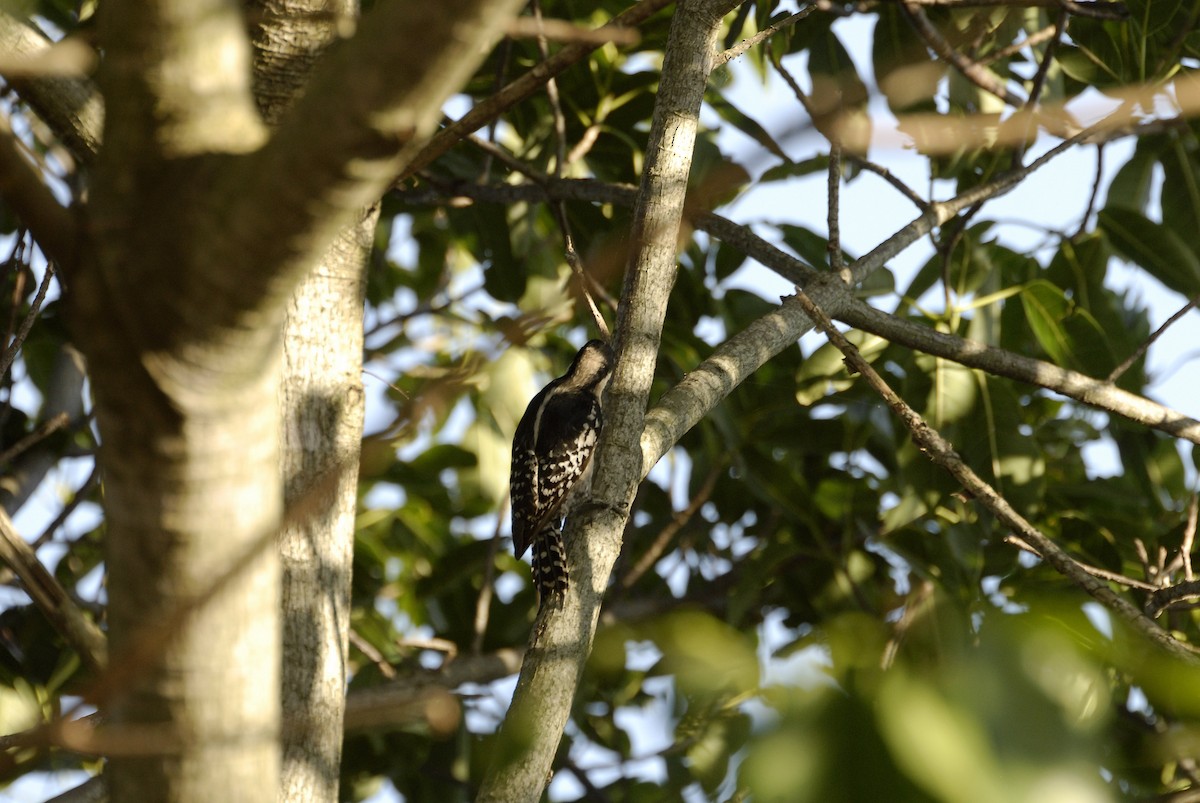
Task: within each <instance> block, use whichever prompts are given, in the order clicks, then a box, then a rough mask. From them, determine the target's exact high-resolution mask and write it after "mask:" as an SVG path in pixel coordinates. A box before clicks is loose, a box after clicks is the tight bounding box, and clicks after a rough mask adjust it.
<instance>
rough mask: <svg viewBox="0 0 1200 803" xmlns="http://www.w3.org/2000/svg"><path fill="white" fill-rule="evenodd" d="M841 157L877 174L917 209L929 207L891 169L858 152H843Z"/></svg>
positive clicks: (924, 209)
mask: <svg viewBox="0 0 1200 803" xmlns="http://www.w3.org/2000/svg"><path fill="white" fill-rule="evenodd" d="M842 158H843V159H845V160H846V161H847V162H850V163H851V164H853V165H854V166H855V167H858V168H860V169H862V170H867V171H869V172H871V173H874V174H875V175H877V176H879V177H880V178H882V179H883V180H884V181H886V182H887V183H888V184H891V185H892V186H893V187H894V188H895V189H896V191H897V192H899V193H900V194H901V195H903V196H904V197H905V198H907V199H908V200H910V201H912V203H913V205H914V206H916V207H917V209H920V210H921V211H922V212H925V211H927V210H928V209H929V202H928V201H926V200H925V199H924V198H922V197H921V196H920V195H919V194H917V192H916V190H914V189H913V188H912V187H909V186H908V185H907V184H905V183H904V182H903V181H901V180H900V178H899V177H898V176H897V175H896V174H895V173H893V172H892V171H891V170H889V169H888V168H886V167H884V166H883V165H881V164H876V163H875V162H872V161H871V160H870V159H865V158H863V157H862V156H859V155H858V154H855V153H843V154H842Z"/></svg>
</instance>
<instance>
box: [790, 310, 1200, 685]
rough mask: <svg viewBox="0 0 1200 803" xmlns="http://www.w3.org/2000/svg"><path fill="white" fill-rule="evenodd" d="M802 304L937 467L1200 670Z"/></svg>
mask: <svg viewBox="0 0 1200 803" xmlns="http://www.w3.org/2000/svg"><path fill="white" fill-rule="evenodd" d="M796 300H797V302H798V303H799V304H800V306H801V308H803V309H804V311H805V313H806V314H807V315H808V316H809V317H810V318H811V319H812V321H813V323H814V324H815V325H816V326H817V328H819V329H821V330H822V331H823V332H824V333H825V335H826V337H828V338H829V340H830V342H831V343H833V344H834V346H835V347H837V349H838V350H839V351H841V352H842V354H843V355H845V357H846V360H847V363H848V364H849V366H850V367H851V368H852V369H853V370H855V371H857V372H858V373H860V374H861V375H862V376H863V378H864V379H865V380H866V381H867V383H868V384H870V385H871V387H872V388H873V389H874V390H875V391H876V392H877V393H879V395H880V396H881V397H882V398H883V399H884V401H885V402H886V403H887V405H888V406H889V407H890V408H891V409H892V411H893V412H895V413H896V415H897V417H898V418H899V419H900V421H901V422H902V423H903V424H904V426H905V427H906V428H907V429H908V430H909V433H910V434H911V436H912V439H913V441H914V442H915V443H916V444H917V446H918V447H919V448H920V449H921V450H922V451H923V452H924V453H925V454H926V456H928V457H929V458H930V459H931V460H932V461H933V462H934V463H935V464H937V465H938V466H940V467H942V468H943V469H945V470H946V471H947V472H949V473H950V474H951V475H952V476H953V477H954V478H955V479H956V480H957V481H958V482H960V483H962V485H963V487H964V488H965V489H966V490H967V491H968V492H969V493H970V494H971V496H972V498H974V499H975V500H976V501H978V502H979V504H981V505H982V506H983V507H985V508H986V509H987V510H988V511H989V512H991V513H992V515H994V516H995V517H996V518H997V519H999V520H1000V521H1001V522H1002V523H1003V524H1004V525H1005V526H1007V527H1009V528H1011V529H1012V530H1015V531H1016V533H1017V535H1019V536H1020V537H1021V539H1022V540H1024V541H1025V542H1026V543H1027V544H1030V545H1031V546H1033V548H1034V549H1036V550H1037V551H1038V552H1039V553H1040V554H1041V556H1042V559H1043V560H1044V561H1046V563H1048V564H1050V566H1051V567H1053V568H1054V569H1055V570H1056V571H1057V572H1058V573H1059V574H1062V575H1063V576H1065V577H1066V578H1067V579H1069V580H1070V581H1071V582H1073V583H1074V584H1075V585H1077V586H1078V587H1079V588H1081V589H1082V590H1084V591H1085V592H1087V593H1088V594H1090V595H1091V596H1092V597H1093V598H1095V599H1096V600H1097V601H1098V602H1100V603H1101V604H1103V605H1104V606H1105V607H1107V608H1108V609H1109V610H1111V611H1112V612H1113V613H1115V614H1116V615H1117V616H1118V617H1119V618H1120V619H1122V620H1124V621H1125V622H1126V623H1128V624H1129V625H1130V626H1131V627H1132V628H1133V629H1134V630H1136V631H1137V632H1138V633H1140V634H1142V635H1143V636H1145V637H1146V639H1147V640H1149V641H1150V642H1151V643H1153V644H1154V645H1156V646H1157V647H1159V648H1160V649H1162V650H1164V651H1165V652H1167V653H1169V654H1170V655H1172V656H1174V657H1175V658H1178V659H1179V660H1181V661H1183V662H1185V663H1187V664H1189V665H1191V666H1200V657H1198V656H1197V655H1196V653H1194V652H1193V651H1192V650H1191V649H1190V648H1189V647H1188V646H1187V645H1185V644H1182V643H1181V642H1179V641H1178V640H1177V639H1175V638H1174V637H1172V636H1171V634H1170V633H1167V632H1166V631H1164V630H1163V629H1162V628H1161V627H1159V626H1158V625H1157V624H1156V623H1155V622H1154V621H1153V620H1151V619H1149V618H1147V617H1146V616H1145V615H1144V614H1143V613H1142V612H1141V611H1139V610H1138V609H1137V608H1135V607H1134V606H1133V605H1131V604H1130V603H1129V602H1128V601H1127V600H1126V599H1125V598H1124V597H1121V596H1120V595H1118V594H1117V593H1116V592H1114V591H1113V590H1112V589H1111V588H1109V587H1108V585H1107V584H1105V583H1104V582H1102V581H1101V580H1099V579H1098V578H1096V577H1093V576H1092V575H1091V574H1089V573H1088V572H1087V571H1085V570H1084V569H1083V567H1081V566H1080V565H1079V563H1078V561H1076V560H1075V559H1074V558H1072V557H1071V556H1070V555H1068V554H1067V553H1066V552H1064V551H1063V550H1062V549H1061V548H1060V547H1059V546H1058V545H1057V544H1055V543H1054V542H1053V541H1052V540H1050V539H1049V538H1047V537H1046V536H1045V535H1044V534H1042V532H1041V531H1040V530H1038V529H1037V528H1036V527H1034V526H1033V525H1032V524H1030V523H1029V522H1028V521H1026V520H1025V518H1024V517H1022V516H1021V515H1020V514H1019V513H1017V511H1016V510H1014V509H1013V508H1012V506H1011V505H1009V503H1008V501H1007V500H1005V499H1004V498H1003V497H1002V496H1000V495H999V494H998V493H996V491H995V489H993V488H992V487H991V486H990V485H989V484H988V483H986V482H984V481H983V479H982V478H980V477H979V475H977V474H976V473H975V472H974V471H973V470H972V469H971V468H970V467H969V466H968V465H967V464H966V463H964V462H963V460H962V458H961V457H959V455H958V454H957V453H956V452H955V451H954V448H953V447H952V446H951V445H950V443H949V442H948V441H946V440H945V439H944V438H943V437H942V436H941V435H940V434H938V432H937V431H936V430H934V429H933V428H932V427H930V426H929V424H928V423H926V422H925V420H924V419H922V418H921V416H920V415H918V414H917V412H916V411H915V410H913V409H912V408H911V407H909V406H908V404H906V403H905V402H904V400H903V399H901V398H900V397H899V396H898V395H896V393H895V391H893V390H892V389H891V388H890V387H889V386H888V384H887V383H886V382H885V381H884V380H883V378H882V377H880V376H879V374H877V373H876V372H875V369H874V368H872V367H871V364H870V363H868V362H867V361H866V360H864V359H863V358H862V356H861V355H860V354H859V353H858V349H856V348H855V347H854V346H853V345H852V344H851V343H850V342H849V341H847V340H846V338H845V337H843V336H842V334H841V332H839V331H838V330H837V328H836V327H834V325H833V324H832V323H831V322H830V320H829V318H828V317H827V316H826V315H825V313H824V312H822V311H821V309H820V308H819V307H817V306H816V305H815V304H814V303H813V302H812V300H811V299H810V298H809V297H808V296H807V295H806V294H805V293H804V292H803V291H799V290H798V291H797V293H796Z"/></svg>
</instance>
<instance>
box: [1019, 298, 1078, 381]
mask: <svg viewBox="0 0 1200 803" xmlns="http://www.w3.org/2000/svg"><path fill="white" fill-rule="evenodd" d="M1021 304H1022V306H1024V308H1025V317H1026V319H1028V321H1029V327H1030V328H1031V329H1032V330H1033V334H1034V336H1035V337H1036V338H1037V341H1038V343H1039V344H1040V345H1041V347H1042V349H1043V350H1044V351H1045V352H1046V354H1048V355H1049V356H1050V359H1052V360H1053V361H1054V362H1056V363H1058V364H1059V365H1068V364H1070V363H1071V362H1072V360H1071V341H1070V337H1069V336H1068V335H1067V333H1066V331H1065V330H1064V329H1063V327H1062V321H1063V319H1064V318H1066V317H1067V315H1068V314H1069V313H1070V311H1071V302H1070V300H1068V299H1067V297H1066V296H1065V295H1063V291H1062V290H1060V289H1059V288H1058V287H1056V286H1054V285H1052V284H1050V282H1047V281H1044V280H1041V279H1038V280H1037V281H1033V282H1030V283H1029V284H1028V285H1026V286H1025V288H1024V290H1023V291H1022V292H1021Z"/></svg>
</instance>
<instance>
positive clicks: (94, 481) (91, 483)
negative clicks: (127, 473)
mask: <svg viewBox="0 0 1200 803" xmlns="http://www.w3.org/2000/svg"><path fill="white" fill-rule="evenodd" d="M64 415H65V413H64ZM99 484H100V468H99V466H97V465H95V464H93V465H92V473H91V474H88V478H87V479H86V480H84V482H83V485H81V486H79V490H78V491H76V492H75V495H74V496H73V497H72V498H71V501H70V502H68V503H67V504H65V505H63V509H62V510H60V511H59V512H58V515H57V516H55V517H54V521H52V522H50V523H49V524H47V525H46V528H45V529H44V530H42V534H41V535H39V536H38V537H37V538H36V539H34V541H33V548H34V549H40V548H41V547H42V546H43V545H44V544H45V543H46V542H47V541H49V540H50V539H51V538H53V537H54V533H56V532H57V531H58V528H59V527H61V526H63V524H65V523H66V521H67V519H68V518H70V516H71V514H72V513H74V512H75V508H77V507H79V505H80V504H82V503H83V502H85V501H86V500H87V498H88V494H90V493H91V492H92V489H94V488H95V487H96V486H97V485H99Z"/></svg>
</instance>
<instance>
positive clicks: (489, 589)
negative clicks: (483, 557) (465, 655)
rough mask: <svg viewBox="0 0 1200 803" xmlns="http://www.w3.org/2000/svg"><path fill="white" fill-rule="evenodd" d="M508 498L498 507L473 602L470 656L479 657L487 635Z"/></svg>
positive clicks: (506, 516)
mask: <svg viewBox="0 0 1200 803" xmlns="http://www.w3.org/2000/svg"><path fill="white" fill-rule="evenodd" d="M508 504H509V499H508V497H507V496H506V497H504V503H503V504H502V505H500V513H499V514H498V515H497V516H496V529H495V530H494V531H493V532H492V538H491V541H489V542H488V554H487V562H486V563H484V564H483V585H482V586H481V587H480V589H479V597H478V598H477V599H476V600H475V636H474V638H472V639H471V654H472V655H479V654H480V652H481V651H482V650H483V636H484V634H485V633H487V628H488V619H489V617H490V616H491V611H492V594H493V592H494V591H495V588H494V586H495V583H496V552H497V551H499V547H500V528H501V527H502V526H503V524H504V520H505V519H506V518H508Z"/></svg>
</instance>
